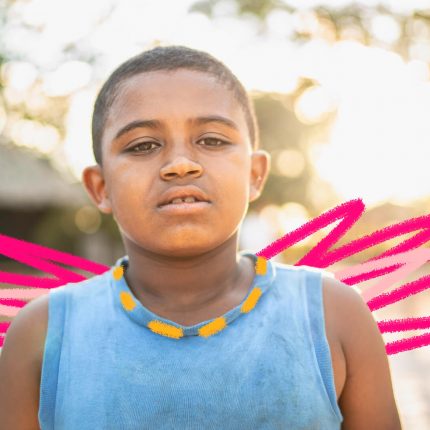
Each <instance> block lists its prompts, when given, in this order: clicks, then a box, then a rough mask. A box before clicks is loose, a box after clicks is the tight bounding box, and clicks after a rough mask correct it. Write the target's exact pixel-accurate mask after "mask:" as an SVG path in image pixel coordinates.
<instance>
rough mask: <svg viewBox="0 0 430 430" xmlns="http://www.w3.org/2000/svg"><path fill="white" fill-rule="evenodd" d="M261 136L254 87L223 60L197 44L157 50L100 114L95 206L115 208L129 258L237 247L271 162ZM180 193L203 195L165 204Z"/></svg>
mask: <svg viewBox="0 0 430 430" xmlns="http://www.w3.org/2000/svg"><path fill="white" fill-rule="evenodd" d="M256 133H257V131H256V125H255V119H254V115H253V111H252V105H251V103H250V101H249V99H248V96H247V94H246V91H245V90H244V89H243V87H242V85H241V84H240V82H239V81H238V80H237V78H235V77H234V75H233V74H232V73H231V72H230V71H229V70H228V69H227V68H226V67H225V66H224V65H222V64H221V63H220V62H218V61H217V60H215V59H213V58H212V57H210V56H209V55H208V54H205V53H201V52H200V51H195V50H192V49H189V48H184V47H167V48H155V49H153V50H151V51H147V52H145V53H144V54H142V55H140V56H138V57H134V58H132V59H131V60H129V61H127V62H126V63H124V64H123V65H121V66H120V67H119V68H118V69H117V70H116V71H114V73H113V74H112V75H111V76H110V78H109V79H108V81H107V82H106V84H105V85H104V86H103V87H102V89H101V91H100V94H99V96H98V98H97V101H96V104H95V109H94V119H93V138H94V150H95V156H96V160H97V162H98V164H97V165H95V166H90V167H87V168H86V169H85V170H84V172H83V182H84V185H85V187H86V189H87V191H88V193H89V194H90V197H91V198H92V200H93V201H94V202H95V204H96V205H97V207H98V208H99V209H100V210H101V211H102V212H104V213H113V216H114V218H115V220H116V222H117V224H118V227H119V230H120V232H121V235H122V238H123V241H124V246H125V248H126V251H127V254H128V255H130V254H131V253H133V252H137V253H141V252H143V250H145V251H146V252H151V253H155V254H158V255H160V254H162V255H166V256H167V255H169V256H175V257H189V256H192V255H200V254H201V253H204V252H208V251H210V250H214V249H215V248H217V247H219V246H222V245H224V246H226V245H227V243H230V244H231V245H232V246H233V247H235V246H236V245H235V243H236V232H237V230H238V227H239V225H240V223H241V221H242V219H243V218H244V216H245V214H246V210H247V208H248V203H249V202H250V201H253V200H256V199H257V198H258V196H259V195H260V193H261V191H262V189H263V186H264V182H265V180H266V178H267V175H268V171H269V166H270V155H269V154H268V153H267V152H266V151H263V150H255V148H256V145H257V138H256ZM178 196H179V197H181V198H185V197H186V196H194V197H197V198H198V200H204V201H201V202H200V203H191V202H190V203H189V204H185V205H182V206H178V205H176V204H175V202H173V204H166V203H171V202H172V197H178ZM176 203H177V201H176Z"/></svg>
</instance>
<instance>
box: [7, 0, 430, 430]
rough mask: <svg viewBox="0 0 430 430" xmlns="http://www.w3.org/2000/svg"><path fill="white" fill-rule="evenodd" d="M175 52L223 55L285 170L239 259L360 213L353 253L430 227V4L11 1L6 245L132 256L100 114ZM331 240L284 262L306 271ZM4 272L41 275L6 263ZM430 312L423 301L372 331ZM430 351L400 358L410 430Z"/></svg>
mask: <svg viewBox="0 0 430 430" xmlns="http://www.w3.org/2000/svg"><path fill="white" fill-rule="evenodd" d="M168 44H183V45H186V46H189V47H193V48H197V49H202V50H205V51H207V52H210V53H211V54H213V55H214V56H216V57H217V58H219V59H220V60H222V61H223V62H224V63H225V64H226V65H227V66H229V67H230V68H231V69H232V70H233V72H234V73H235V74H236V75H237V76H238V78H239V79H240V80H241V81H242V83H243V84H244V85H245V87H246V88H247V89H248V90H249V91H250V93H251V95H252V97H253V100H254V103H255V106H256V112H257V116H258V122H259V126H260V140H261V144H260V146H261V148H263V149H265V150H267V151H269V152H270V153H271V155H272V170H271V174H270V176H269V179H268V181H267V184H266V188H265V191H264V193H263V195H262V196H261V197H260V199H259V200H257V201H256V202H253V203H252V204H251V205H250V208H249V212H248V215H247V217H246V219H245V221H244V224H243V226H242V228H241V231H240V248H250V249H253V250H255V251H258V250H260V249H262V248H263V247H264V246H266V245H267V244H269V243H270V242H272V241H273V240H275V239H277V238H279V237H281V236H282V235H284V234H285V233H287V232H289V231H291V230H293V229H295V228H296V227H298V226H300V225H302V224H303V223H305V222H306V221H308V220H310V219H312V218H313V217H315V216H318V215H320V214H321V213H322V212H323V211H325V210H328V209H330V208H332V207H334V206H336V205H338V204H340V203H343V202H344V201H346V200H349V199H352V198H362V199H363V201H364V203H365V204H366V208H367V209H366V213H365V214H364V215H363V216H362V218H361V219H360V221H359V222H358V223H357V225H355V226H354V227H353V228H352V229H351V230H350V232H349V233H348V234H347V236H346V239H344V240H342V241H340V243H345V242H346V241H350V240H352V239H356V238H358V237H361V236H363V235H364V234H368V233H370V232H372V231H374V230H376V229H380V228H383V227H385V226H388V225H390V224H394V223H397V222H400V221H403V220H406V219H409V218H412V217H415V216H420V215H425V214H429V213H430V169H429V167H428V163H429V160H430V144H429V143H430V142H429V136H430V68H429V65H430V1H425V0H409V1H408V2H402V1H395V0H384V1H382V0H381V1H376V0H365V1H364V0H363V1H356V2H351V1H347V0H332V1H323V0H320V1H317V0H308V1H306V0H300V1H299V0H228V1H226V0H203V1H196V0H147V1H141V0H123V1H121V2H120V1H115V0H103V1H102V0H92V1H83V0H75V1H73V2H69V1H65V0H27V1H24V0H21V1H20V0H16V1H6V0H0V233H2V234H6V235H8V236H12V237H14V238H18V239H23V240H26V241H30V242H34V243H37V244H40V245H44V246H47V247H52V248H55V249H57V250H61V251H64V252H70V253H73V254H76V255H79V256H82V257H85V258H88V259H91V260H94V261H96V262H99V263H103V264H106V265H112V264H113V263H114V262H115V260H116V259H117V258H118V257H119V256H121V255H123V252H124V251H123V247H122V244H121V240H120V236H119V233H118V230H117V228H116V225H115V223H114V222H113V220H112V219H111V218H110V217H108V216H105V215H103V214H101V213H100V212H99V211H98V210H97V209H96V208H95V207H94V205H93V204H92V203H91V202H90V200H89V198H88V196H87V195H86V193H85V191H84V188H83V186H82V184H81V183H80V176H81V172H82V169H83V168H84V167H85V166H87V165H89V164H93V163H94V159H93V155H92V151H91V135H90V122H91V114H92V106H93V103H94V100H95V97H96V95H97V91H98V90H99V88H100V87H101V85H102V83H103V81H104V80H105V79H106V78H107V77H108V75H109V73H110V72H112V71H113V69H114V68H115V67H116V66H118V65H119V64H120V63H121V62H122V61H124V60H126V59H128V58H129V57H130V56H132V55H135V54H137V53H139V52H141V51H142V50H146V49H150V48H152V47H154V46H158V45H168ZM326 232H327V230H326ZM321 237H322V236H321V234H316V235H314V236H313V237H311V238H309V239H307V240H304V241H302V242H301V243H299V244H297V245H296V246H294V247H293V248H292V249H289V250H288V251H286V252H284V253H282V254H280V255H278V256H277V257H276V258H275V260H277V261H282V262H285V263H290V264H294V263H295V262H296V261H297V260H298V259H299V258H300V257H301V256H303V255H304V254H305V253H306V251H307V250H309V249H310V248H311V247H312V246H313V245H315V243H316V242H317V241H318V240H319V239H321ZM405 237H407V236H403V237H401V238H400V239H396V240H391V241H387V242H386V243H384V244H382V245H380V246H377V247H373V248H371V249H370V250H367V251H363V252H362V253H360V254H357V255H356V256H355V257H354V258H351V259H348V260H346V261H344V262H342V264H339V265H338V266H336V268H337V267H339V268H341V267H344V266H345V265H349V264H356V263H359V262H363V261H365V259H367V258H370V257H372V256H375V255H377V254H378V253H380V252H381V251H383V250H384V249H388V248H390V247H392V246H394V245H395V244H396V243H399V242H400V241H401V240H404V239H405ZM425 246H427V247H428V244H426V245H425ZM427 266H428V265H427ZM0 270H4V271H13V272H18V273H31V269H29V268H26V267H23V266H20V265H19V264H17V263H16V262H13V261H10V260H8V259H6V258H4V257H3V256H0ZM426 272H428V267H424V268H423V269H421V271H420V273H417V274H414V275H413V276H412V277H411V278H410V280H412V279H417V278H418V277H420V276H422V275H423V274H426ZM6 287H7V288H10V287H11V286H10V285H6V284H0V288H6ZM428 309H430V300H429V298H428V294H427V293H426V292H422V293H420V294H418V295H415V296H412V297H410V298H408V299H407V300H404V301H402V302H401V303H398V304H395V305H391V306H389V307H388V308H385V309H382V310H379V311H376V312H374V315H375V318H376V319H378V320H381V319H386V318H400V317H405V316H424V315H426V314H428V313H429V310H428ZM7 321H11V318H10V317H7V316H5V315H0V323H1V322H7ZM414 334H418V333H416V332H409V333H405V334H402V336H403V337H404V336H405V335H414ZM396 338H399V336H398V335H395V334H387V335H385V334H384V339H385V340H386V341H391V340H394V339H396ZM429 351H430V349H429V347H424V348H420V349H417V350H413V351H408V352H404V353H400V354H396V355H393V356H390V357H389V360H390V365H391V369H392V375H393V384H394V388H395V393H396V398H397V402H398V406H399V411H400V413H401V418H402V421H403V424H404V428H406V429H428V428H430V372H429V371H428V365H429V364H430V360H429V359H430V354H429Z"/></svg>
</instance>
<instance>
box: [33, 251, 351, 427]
mask: <svg viewBox="0 0 430 430" xmlns="http://www.w3.org/2000/svg"><path fill="white" fill-rule="evenodd" d="M240 254H241V255H246V256H248V257H251V258H252V259H253V260H254V264H255V267H256V273H255V277H254V280H253V283H252V285H251V287H250V289H249V291H248V293H247V295H246V297H245V298H244V299H243V301H242V302H241V303H240V304H239V305H238V306H237V307H235V308H234V309H231V310H230V311H228V312H227V313H226V314H224V315H222V316H221V317H219V318H214V319H211V320H207V321H203V322H201V323H199V324H196V325H193V326H183V325H180V324H177V323H175V322H173V321H171V320H168V319H166V318H162V317H160V316H158V315H156V314H154V313H153V312H151V311H150V310H149V309H148V308H146V307H145V306H143V305H142V303H141V302H139V301H138V299H137V298H136V297H135V296H134V294H133V292H132V291H131V290H130V288H129V287H128V285H127V282H126V280H125V277H124V276H123V273H124V270H125V269H126V267H127V264H128V257H127V256H125V257H122V258H120V259H119V260H118V261H117V262H116V264H115V266H113V267H111V268H110V270H108V271H107V272H105V273H103V274H101V275H97V276H94V277H92V278H89V279H87V280H85V281H82V282H78V283H73V284H67V285H64V286H62V287H59V288H55V289H53V290H51V291H50V292H49V319H48V330H47V336H46V340H45V345H44V355H43V363H42V374H41V383H40V402H39V415H38V417H39V423H40V426H41V429H42V430H51V429H55V430H76V429H79V430H87V429H88V430H94V429H97V430H98V429H112V430H132V429H133V430H142V429H150V430H152V429H154V430H163V429H169V430H173V429H175V430H176V429H189V430H197V429H198V430H202V429H204V430H211V429H217V430H219V429H224V430H230V429H231V430H233V429H234V430H240V429H246V430H249V429H270V430H273V429H292V430H296V429H297V430H299V429H303V430H304V429H306V430H316V429H319V430H334V429H340V425H341V422H342V421H343V417H342V414H341V411H340V409H339V407H338V404H337V401H336V392H335V388H334V379H333V369H332V363H331V356H330V349H329V345H328V342H327V338H326V334H325V326H324V311H323V301H322V287H321V286H322V272H321V271H320V270H316V269H313V268H310V267H303V266H301V267H295V266H290V265H286V264H282V263H279V262H272V261H270V260H265V259H264V258H262V257H257V256H256V255H255V254H253V253H252V252H249V251H241V252H240Z"/></svg>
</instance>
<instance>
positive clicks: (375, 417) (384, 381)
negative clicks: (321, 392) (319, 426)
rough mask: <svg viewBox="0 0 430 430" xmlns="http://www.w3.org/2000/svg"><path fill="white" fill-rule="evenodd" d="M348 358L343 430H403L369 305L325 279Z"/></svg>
mask: <svg viewBox="0 0 430 430" xmlns="http://www.w3.org/2000/svg"><path fill="white" fill-rule="evenodd" d="M324 288H325V291H326V295H327V297H328V300H329V302H330V303H331V305H330V307H331V311H332V312H333V316H334V315H335V319H336V323H337V326H338V330H337V331H338V333H339V337H340V342H341V345H342V349H343V352H344V355H345V361H346V380H345V385H344V387H343V390H342V394H341V396H340V398H339V407H340V409H341V411H342V415H343V417H344V421H343V423H342V430H363V429H366V430H399V429H401V423H400V418H399V414H398V411H397V406H396V402H395V398H394V393H393V387H392V383H391V375H390V368H389V363H388V358H387V353H386V350H385V344H384V341H383V338H382V336H381V333H380V331H379V328H378V326H377V324H376V321H375V319H374V318H373V315H372V313H371V312H370V310H369V308H368V306H367V304H366V303H365V301H364V300H363V298H362V297H361V296H360V294H359V293H357V292H356V291H355V290H354V288H352V287H351V286H348V285H345V284H343V283H342V282H339V281H338V280H336V279H333V278H324Z"/></svg>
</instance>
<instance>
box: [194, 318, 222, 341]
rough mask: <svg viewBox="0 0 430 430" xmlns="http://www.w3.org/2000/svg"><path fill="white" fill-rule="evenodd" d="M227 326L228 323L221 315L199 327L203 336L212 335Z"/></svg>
mask: <svg viewBox="0 0 430 430" xmlns="http://www.w3.org/2000/svg"><path fill="white" fill-rule="evenodd" d="M226 327H227V323H226V320H225V318H224V317H219V318H216V319H214V320H213V321H211V322H210V323H208V324H206V325H204V326H203V327H200V328H199V335H200V336H203V337H208V336H212V335H213V334H215V333H218V332H219V331H221V330H222V329H224V328H226Z"/></svg>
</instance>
